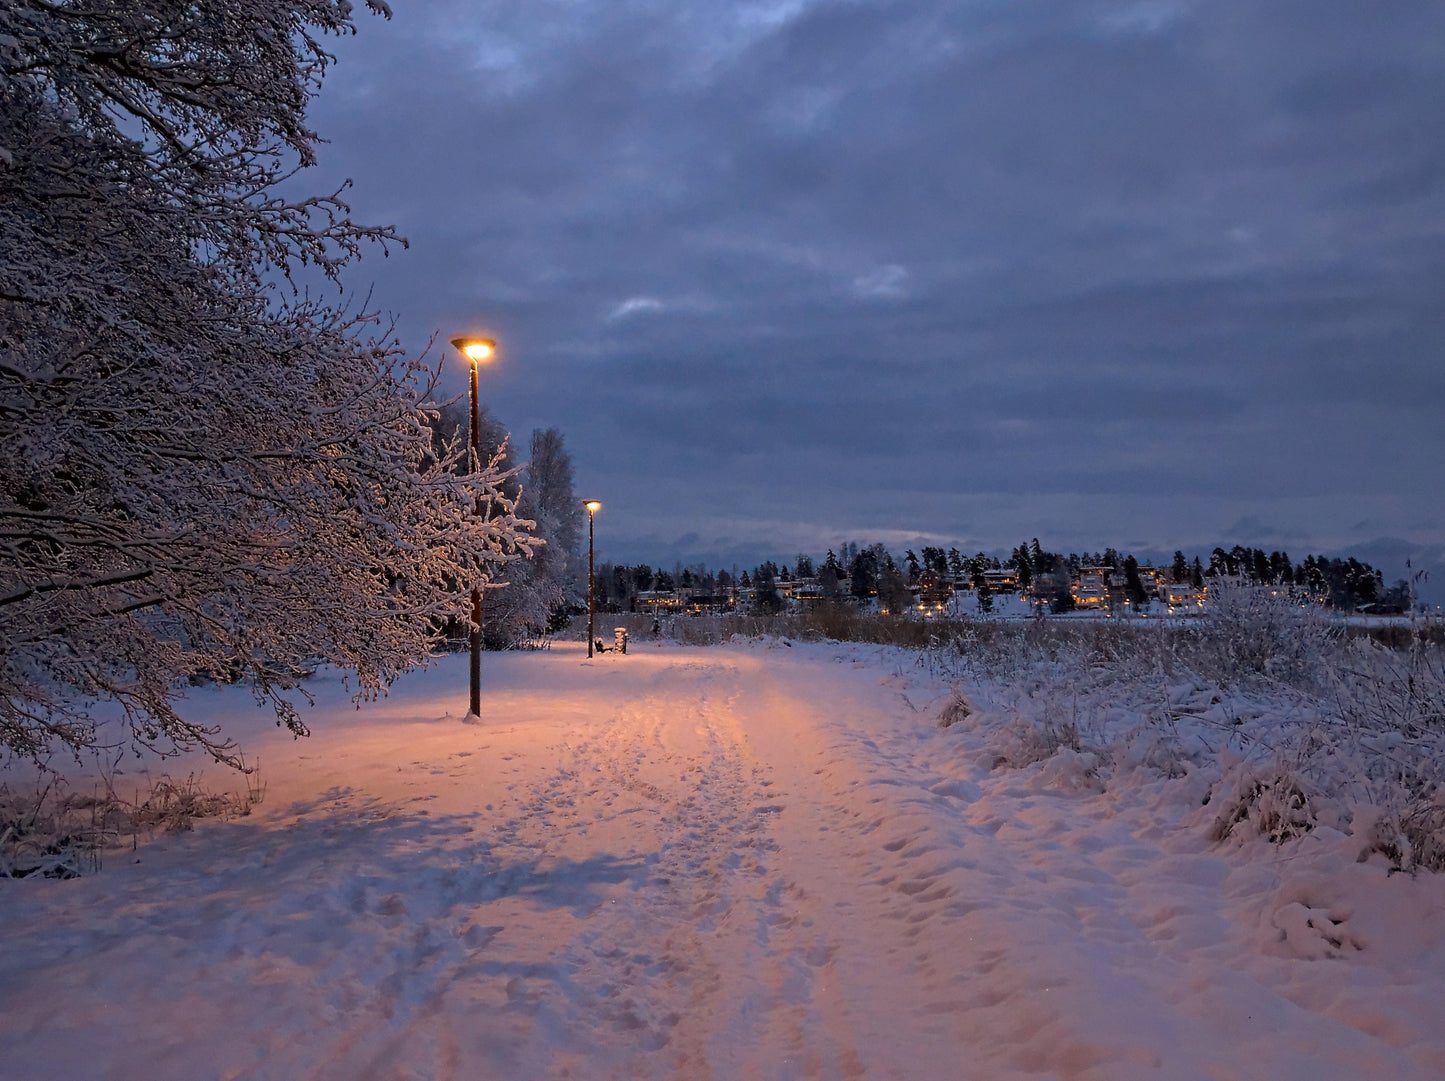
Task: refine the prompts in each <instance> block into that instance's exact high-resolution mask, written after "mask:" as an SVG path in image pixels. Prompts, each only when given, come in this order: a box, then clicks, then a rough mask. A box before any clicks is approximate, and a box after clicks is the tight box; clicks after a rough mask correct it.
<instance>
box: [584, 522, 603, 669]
mask: <svg viewBox="0 0 1445 1081" xmlns="http://www.w3.org/2000/svg"><path fill="white" fill-rule="evenodd" d="M586 506H587V656H588V657H591V656H592V642H593V638H592V621H593V619H594V618H595V617H596V614H597V604H596V600H595V598H596V591H595V590H594V589H593V583H592V520H593V519H594V518H596V517H597V512H598V511H599V510H601V509H602V504H601V503H599V502H597V500H595V499H589V500H587V504H586Z"/></svg>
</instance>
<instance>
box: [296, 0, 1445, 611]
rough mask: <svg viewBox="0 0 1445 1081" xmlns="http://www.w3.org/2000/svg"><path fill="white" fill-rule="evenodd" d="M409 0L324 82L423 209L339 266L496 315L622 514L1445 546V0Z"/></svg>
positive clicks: (536, 406) (509, 357)
mask: <svg viewBox="0 0 1445 1081" xmlns="http://www.w3.org/2000/svg"><path fill="white" fill-rule="evenodd" d="M393 8H394V11H395V18H394V19H392V20H391V21H389V22H387V21H384V20H382V19H380V18H376V17H372V16H368V15H365V14H362V15H360V16H359V17H358V22H359V33H358V35H357V36H356V37H355V38H351V39H347V40H344V41H341V42H340V43H338V45H337V47H336V52H337V55H338V57H339V63H338V65H337V67H336V68H335V69H334V70H333V71H332V72H331V74H330V75H329V76H328V78H327V80H326V83H325V87H324V89H323V91H322V93H321V95H320V97H319V98H318V100H317V102H316V104H315V106H314V108H313V113H312V120H313V123H314V125H315V126H316V127H317V128H318V129H319V130H320V132H321V133H322V135H323V136H325V137H327V138H328V139H330V145H329V146H327V147H324V148H323V150H322V165H321V167H320V169H319V172H320V173H321V174H323V175H321V176H319V177H317V178H316V183H317V184H318V185H320V184H321V183H323V182H324V181H325V180H328V179H331V178H333V177H343V176H345V177H351V178H353V179H354V180H355V182H356V187H355V189H354V191H353V193H352V194H353V196H354V199H353V206H354V209H355V211H356V216H357V217H358V218H359V219H360V220H364V221H369V222H373V223H375V222H387V223H393V224H395V225H396V226H397V227H398V229H399V230H400V231H401V232H402V233H403V234H404V235H406V236H407V237H408V238H409V239H410V241H411V247H410V248H409V249H408V250H407V251H404V252H397V253H395V254H393V255H392V256H391V257H390V258H388V259H385V260H383V259H382V258H381V257H380V255H379V254H377V255H375V256H372V257H368V258H367V259H365V260H363V262H362V263H360V264H358V265H357V266H356V267H354V268H353V271H352V274H351V277H350V278H349V282H350V284H351V285H352V287H353V288H355V289H357V290H362V291H364V290H365V289H366V288H370V287H374V290H375V292H374V300H375V303H377V304H378V305H379V306H380V307H382V308H384V309H386V310H388V311H390V312H392V313H394V314H395V315H397V316H398V317H399V319H400V330H401V333H402V335H403V338H404V340H405V341H406V342H407V343H408V344H410V345H413V346H415V347H417V348H420V346H421V345H422V344H424V343H425V341H426V339H427V337H428V336H429V335H430V334H431V333H433V332H434V331H436V332H440V334H441V335H442V337H443V338H445V337H449V336H451V335H453V334H456V333H460V332H463V331H470V330H486V331H490V332H491V333H492V335H493V336H495V337H496V338H497V339H498V340H499V341H500V343H501V350H502V354H501V358H500V360H499V362H498V363H497V364H496V365H495V366H494V367H491V368H489V369H487V370H486V372H485V374H484V395H483V396H484V398H485V399H486V400H487V401H488V402H489V403H490V405H491V406H492V408H493V410H494V412H496V413H497V414H498V415H499V416H500V417H501V418H502V419H503V420H504V421H505V422H506V423H507V424H508V425H509V426H510V427H511V428H512V429H513V431H514V432H516V433H519V434H520V435H522V436H523V437H524V438H525V435H526V433H528V432H529V431H530V430H531V429H532V428H533V427H536V426H550V425H555V426H557V427H560V428H561V429H562V430H563V432H564V433H565V435H566V439H567V443H568V446H569V447H570V449H571V450H572V453H573V456H574V459H575V461H576V465H577V475H578V489H579V494H583V495H586V496H595V497H597V498H599V499H601V500H603V502H604V503H605V504H606V506H605V508H604V510H603V512H602V514H601V515H600V516H599V519H598V537H599V548H600V549H601V554H603V555H606V556H607V557H610V558H614V559H618V560H623V561H629V562H630V561H639V560H643V559H646V560H650V561H652V562H666V563H669V564H670V563H671V562H672V561H673V560H674V559H677V558H681V559H683V560H685V561H686V560H690V559H692V558H705V559H708V560H709V561H712V562H732V561H734V560H736V561H738V562H742V563H744V564H747V563H751V562H756V561H757V560H758V559H760V558H762V557H764V556H772V557H774V558H784V559H788V560H791V557H792V555H793V554H794V553H796V552H797V551H799V550H805V551H810V552H813V553H820V552H821V551H822V550H823V549H824V548H825V547H827V546H829V545H836V544H837V543H838V542H840V541H842V540H845V539H856V540H858V541H860V542H868V541H872V540H882V541H884V542H885V543H888V544H889V545H890V546H891V547H894V548H895V549H901V548H902V547H904V546H906V545H908V544H911V543H942V544H945V545H954V544H956V545H958V546H960V547H961V548H964V549H965V550H968V551H974V550H979V549H983V550H988V551H994V550H997V549H1002V548H1007V547H1011V546H1013V545H1015V544H1017V543H1018V542H1019V541H1020V540H1023V539H1025V538H1031V537H1034V536H1037V537H1039V538H1040V540H1041V541H1042V543H1043V544H1044V546H1045V547H1050V548H1055V549H1060V550H1064V551H1069V550H1084V549H1093V548H1100V547H1103V546H1105V545H1108V544H1112V545H1114V546H1116V547H1119V548H1121V549H1125V550H1133V551H1136V552H1139V553H1141V554H1143V553H1145V552H1152V551H1163V552H1166V553H1167V552H1172V550H1173V549H1174V548H1176V547H1182V548H1184V549H1185V550H1186V551H1190V552H1194V551H1200V552H1203V553H1205V554H1206V555H1207V552H1208V550H1209V549H1210V548H1212V547H1213V546H1214V545H1216V544H1224V545H1226V546H1228V545H1230V544H1234V543H1244V544H1247V545H1251V546H1260V547H1265V548H1273V547H1285V548H1287V549H1288V550H1289V551H1290V552H1291V553H1292V554H1294V555H1295V556H1296V557H1297V558H1298V557H1299V556H1302V555H1303V554H1304V553H1305V551H1306V550H1313V551H1329V552H1343V551H1349V552H1356V553H1359V554H1362V555H1365V556H1366V557H1367V558H1373V559H1375V560H1376V561H1377V562H1379V563H1381V564H1384V565H1386V566H1387V569H1388V570H1390V571H1391V572H1392V574H1393V573H1399V572H1400V571H1401V570H1402V569H1403V567H1402V563H1403V558H1404V556H1405V555H1407V554H1410V553H1412V552H1413V553H1414V554H1415V555H1416V558H1417V561H1418V560H1419V559H1421V558H1423V559H1424V560H1425V562H1427V563H1442V567H1441V569H1440V571H1438V572H1437V575H1436V577H1439V578H1445V561H1442V560H1441V552H1442V547H1441V546H1442V542H1445V468H1442V466H1445V453H1442V452H1445V422H1442V421H1445V352H1442V347H1445V335H1442V331H1445V109H1442V104H1445V6H1442V5H1441V4H1439V3H1438V0H1430V2H1410V0H1391V2H1389V3H1380V2H1379V0H1359V2H1339V0H1308V2H1305V0H1293V2H1291V0H1281V2H1270V3H1260V2H1259V0H1213V2H1197V3H1192V2H1185V0H1180V2H1167V0H1160V2H1138V3H1125V2H1105V0H1098V2H1064V0H1057V2H1049V3H1032V2H1028V0H1010V2H1007V3H1003V2H988V0H954V2H938V0H912V2H907V3H902V2H899V3H889V2H879V3H870V2H861V0H859V2H832V0H816V2H808V0H759V2H752V3H725V2H718V0H709V2H701V0H698V2H688V0H541V2H531V3H523V4H518V3H516V2H515V0H508V2H505V3H500V2H499V3H491V2H486V0H465V2H455V0H393ZM449 364H450V365H451V366H452V367H453V369H454V370H453V372H452V376H451V379H452V384H451V385H452V386H454V387H455V389H457V390H460V389H461V388H462V386H463V382H462V369H461V367H460V366H459V365H457V364H456V363H455V361H451V362H449ZM1435 584H1436V585H1437V586H1438V585H1440V583H1435Z"/></svg>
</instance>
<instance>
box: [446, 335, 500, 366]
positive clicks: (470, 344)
mask: <svg viewBox="0 0 1445 1081" xmlns="http://www.w3.org/2000/svg"><path fill="white" fill-rule="evenodd" d="M452 344H453V345H454V346H456V347H457V348H458V349H460V350H461V351H462V352H463V353H464V354H466V358H467V359H468V360H470V361H471V362H472V363H473V364H480V363H481V362H482V361H484V360H491V359H492V357H493V356H494V355H495V354H496V352H497V343H496V342H494V341H492V339H491V338H453V339H452Z"/></svg>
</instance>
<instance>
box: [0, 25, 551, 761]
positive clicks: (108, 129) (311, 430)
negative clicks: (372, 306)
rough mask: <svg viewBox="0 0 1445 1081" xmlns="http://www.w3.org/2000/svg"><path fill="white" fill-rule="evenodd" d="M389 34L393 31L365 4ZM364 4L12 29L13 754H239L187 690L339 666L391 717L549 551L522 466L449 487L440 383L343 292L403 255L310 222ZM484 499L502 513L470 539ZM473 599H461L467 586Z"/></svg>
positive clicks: (344, 213) (363, 235) (4, 386)
mask: <svg viewBox="0 0 1445 1081" xmlns="http://www.w3.org/2000/svg"><path fill="white" fill-rule="evenodd" d="M369 6H371V7H372V8H374V9H375V10H378V11H381V12H383V13H385V8H384V5H381V4H378V3H374V2H373V3H370V4H369ZM351 29H352V24H351V5H350V3H348V2H347V0H186V2H180V0H88V2H86V3H84V4H80V3H71V2H67V0H7V2H6V3H5V4H3V5H0V425H3V429H0V435H3V438H0V745H3V746H4V747H5V748H7V749H8V750H9V751H10V752H11V753H14V754H18V755H22V756H29V757H32V758H37V759H39V758H43V757H44V756H45V755H47V754H48V753H50V752H51V751H52V750H53V749H55V747H56V746H57V745H60V746H69V747H70V748H73V749H80V748H84V747H87V746H93V745H96V744H97V743H98V742H101V743H103V742H106V740H105V737H103V736H102V735H101V734H100V732H98V730H97V723H96V721H95V719H94V718H95V717H96V716H97V713H98V712H103V711H97V710H96V709H95V708H94V707H95V705H96V703H105V702H108V703H113V704H114V705H112V706H110V707H108V708H111V709H114V708H115V706H118V707H119V710H118V712H119V714H120V715H123V717H124V718H125V720H126V721H127V722H128V724H129V735H130V738H131V741H132V744H133V745H134V746H135V747H136V749H137V750H139V749H140V748H142V747H149V748H151V749H153V750H157V751H160V752H166V751H169V750H174V749H176V748H183V747H187V746H200V747H203V748H205V749H206V750H208V751H210V752H211V753H212V754H214V755H215V756H216V757H218V758H220V759H222V760H231V759H232V748H231V746H230V744H229V743H228V742H227V741H226V739H225V737H224V736H223V735H222V734H221V733H219V732H217V731H216V730H214V729H211V728H208V727H206V726H205V725H204V723H203V721H202V720H198V719H195V718H189V719H183V718H182V717H181V716H179V715H178V713H177V712H176V708H175V702H176V696H177V687H178V685H180V684H181V683H182V682H183V681H184V680H186V679H187V678H188V677H190V678H195V677H198V676H216V677H224V678H238V677H241V676H247V677H250V678H251V679H253V680H254V686H255V689H256V694H257V696H258V698H262V699H269V700H270V701H271V702H272V703H273V704H274V706H275V708H276V710H277V715H278V723H281V722H284V723H286V724H287V725H288V726H289V727H291V728H292V729H293V730H294V731H296V732H298V733H301V732H304V731H305V726H304V724H303V723H302V721H301V720H300V719H299V718H298V717H297V715H296V712H295V710H294V708H293V707H292V706H291V705H290V704H289V703H288V702H287V700H286V699H285V697H284V696H283V695H282V693H281V692H282V691H284V690H286V689H288V688H291V687H294V686H296V685H297V683H298V681H299V680H300V678H301V677H302V676H303V674H304V673H305V672H306V671H307V670H308V668H310V667H311V666H312V665H313V664H314V663H315V662H316V661H326V662H334V663H336V664H339V665H342V666H344V667H345V668H347V669H350V670H351V671H353V672H354V673H355V676H356V682H357V686H358V689H359V692H360V693H361V694H375V693H377V692H378V691H379V690H380V689H381V688H382V687H383V686H384V685H385V684H386V683H387V682H389V681H390V680H392V679H393V678H395V677H396V676H397V675H398V674H399V673H401V672H402V671H404V670H406V669H407V668H408V667H410V666H413V665H415V664H417V663H419V662H423V661H424V660H425V658H426V657H427V655H428V650H429V642H430V638H431V635H432V634H433V632H434V629H435V627H437V626H438V625H439V623H440V622H441V621H442V620H444V619H446V618H448V617H454V616H458V615H461V616H463V617H464V616H465V613H466V612H467V610H468V605H467V591H468V590H469V589H470V587H471V586H472V585H473V584H476V585H478V586H480V587H483V588H486V587H489V586H490V585H492V578H493V576H495V575H496V574H497V571H498V569H499V568H502V567H505V566H506V565H507V564H508V563H509V562H511V561H513V560H515V559H518V558H519V557H520V556H523V555H525V554H527V552H528V551H529V550H530V547H531V540H530V538H529V536H528V533H527V531H526V527H527V523H526V522H525V521H524V520H523V519H522V518H521V516H520V515H519V514H518V513H517V508H516V506H515V503H514V501H513V500H512V499H511V498H510V497H509V496H508V495H507V493H506V492H505V491H504V490H503V484H504V482H505V481H506V479H507V478H506V472H505V470H504V469H502V468H501V467H500V465H499V463H496V462H490V463H489V462H487V461H481V462H469V463H468V465H469V466H470V469H464V470H460V471H458V470H456V469H455V468H451V467H452V466H454V464H455V463H456V461H457V460H458V458H459V457H460V456H461V454H462V453H463V452H462V451H461V449H460V448H459V447H458V446H457V445H455V444H454V445H453V446H451V447H449V448H447V449H446V450H445V452H444V453H443V455H442V458H441V460H440V461H438V459H437V457H436V455H435V454H434V453H433V451H432V446H431V440H430V429H429V427H428V420H429V419H430V418H431V417H432V416H434V414H435V406H434V405H433V404H432V397H433V391H434V389H435V386H436V381H437V377H438V374H439V368H438V367H435V366H432V365H430V364H428V363H427V362H426V361H425V359H424V358H423V359H410V358H408V357H407V356H406V355H405V354H404V353H403V351H402V350H401V348H400V347H399V345H398V344H397V343H396V341H395V339H394V338H393V337H392V335H391V334H390V332H389V330H386V329H385V328H380V329H378V327H377V323H376V320H374V319H373V318H371V317H368V316H366V315H365V314H361V313H356V312H349V311H347V310H344V309H342V308H340V307H339V306H337V305H335V304H329V303H325V302H320V301H317V300H314V299H310V298H309V297H308V296H307V295H306V294H305V293H302V292H300V291H298V290H294V289H279V290H278V289H275V288H273V287H272V283H276V282H283V281H287V280H289V279H290V276H291V274H292V273H293V272H294V271H295V270H296V269H297V268H299V267H307V266H309V267H312V268H316V269H319V270H320V271H321V272H322V273H324V274H325V275H327V276H328V277H331V278H333V279H335V278H336V275H337V274H338V272H339V271H340V270H341V268H342V267H343V266H344V265H345V264H346V263H347V262H348V261H349V260H350V259H351V258H353V257H354V256H356V255H357V254H358V252H359V250H360V248H361V246H362V245H363V244H364V243H366V242H369V241H372V242H378V243H379V244H381V245H382V247H383V249H384V248H385V247H386V246H387V245H389V244H391V243H395V242H398V240H397V238H396V237H395V236H394V234H393V233H392V231H391V230H390V229H388V228H369V227H364V226H360V225H357V224H355V223H353V222H352V221H351V220H350V219H349V217H348V213H349V212H348V208H347V206H346V205H345V203H343V202H342V201H341V199H340V192H334V193H332V194H331V195H326V196H319V197H312V198H299V199H291V198H288V197H287V196H285V195H283V194H281V192H280V190H279V188H278V185H279V183H280V182H281V181H282V180H283V179H285V178H287V177H288V176H290V175H292V174H293V173H294V172H296V171H297V170H299V169H302V168H304V167H306V166H309V165H311V164H312V163H313V162H314V160H315V159H314V149H313V148H314V144H315V142H316V136H315V134H314V133H313V132H311V131H310V130H309V129H308V128H307V127H306V123H305V108H306V105H307V103H308V101H309V99H310V97H311V95H312V94H313V93H314V92H315V90H316V87H317V85H318V83H319V80H320V78H321V76H322V74H323V73H324V71H325V70H326V68H327V66H328V64H329V63H330V62H331V59H332V58H331V57H330V56H328V54H327V53H326V52H325V50H324V48H323V47H322V39H323V36H324V35H325V34H327V33H344V32H349V31H350V30H351ZM478 500H480V501H481V502H482V503H483V504H484V505H487V506H489V508H490V513H488V514H486V515H476V514H474V513H471V511H472V509H473V508H474V506H475V504H476V502H477V501H478ZM458 587H460V588H458Z"/></svg>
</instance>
